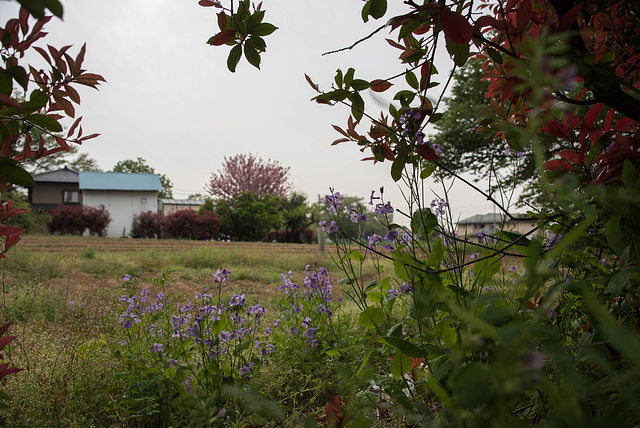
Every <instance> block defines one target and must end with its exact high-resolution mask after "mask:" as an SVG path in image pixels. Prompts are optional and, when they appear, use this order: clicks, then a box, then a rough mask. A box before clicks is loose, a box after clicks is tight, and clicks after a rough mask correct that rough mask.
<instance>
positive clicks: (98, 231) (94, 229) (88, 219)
mask: <svg viewBox="0 0 640 428" xmlns="http://www.w3.org/2000/svg"><path fill="white" fill-rule="evenodd" d="M82 215H83V217H84V221H85V226H86V227H87V229H89V233H90V234H91V236H104V235H106V233H107V228H108V227H109V223H111V216H110V215H109V211H107V210H106V209H105V207H104V205H100V208H95V207H87V206H84V207H82Z"/></svg>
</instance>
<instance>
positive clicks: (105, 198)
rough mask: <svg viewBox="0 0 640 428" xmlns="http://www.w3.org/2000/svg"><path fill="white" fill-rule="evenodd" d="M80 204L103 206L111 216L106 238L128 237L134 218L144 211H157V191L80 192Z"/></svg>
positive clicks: (85, 190)
mask: <svg viewBox="0 0 640 428" xmlns="http://www.w3.org/2000/svg"><path fill="white" fill-rule="evenodd" d="M82 204H83V205H87V206H90V207H95V208H99V207H100V205H104V206H105V208H106V209H107V211H109V214H110V215H111V223H109V228H108V229H107V236H108V237H110V238H119V237H122V236H129V232H130V231H131V222H132V220H133V217H134V216H137V215H139V214H140V213H141V212H144V211H153V212H157V211H158V192H157V191H148V192H145V191H126V190H87V189H84V190H82Z"/></svg>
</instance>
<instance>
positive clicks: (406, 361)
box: [391, 351, 413, 379]
mask: <svg viewBox="0 0 640 428" xmlns="http://www.w3.org/2000/svg"><path fill="white" fill-rule="evenodd" d="M412 363H413V361H412V360H411V357H410V356H408V355H405V354H403V353H402V352H401V351H396V353H395V354H394V355H393V360H392V361H391V374H392V375H393V377H394V378H396V379H400V378H401V377H402V375H403V374H405V373H407V372H408V371H409V370H411V368H412V367H413V366H412Z"/></svg>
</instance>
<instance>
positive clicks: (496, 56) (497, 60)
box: [487, 48, 504, 64]
mask: <svg viewBox="0 0 640 428" xmlns="http://www.w3.org/2000/svg"><path fill="white" fill-rule="evenodd" d="M487 55H489V58H491V59H492V60H493V62H495V63H497V64H502V63H503V62H504V59H503V58H502V55H500V52H498V51H497V50H495V49H491V48H488V49H487Z"/></svg>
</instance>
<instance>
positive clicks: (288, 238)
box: [267, 229, 315, 244]
mask: <svg viewBox="0 0 640 428" xmlns="http://www.w3.org/2000/svg"><path fill="white" fill-rule="evenodd" d="M314 237H315V234H314V233H313V230H312V229H305V231H304V234H303V235H302V237H301V236H300V231H299V230H278V231H275V230H272V231H271V232H269V235H267V242H273V241H276V242H290V243H294V244H313V242H314Z"/></svg>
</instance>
